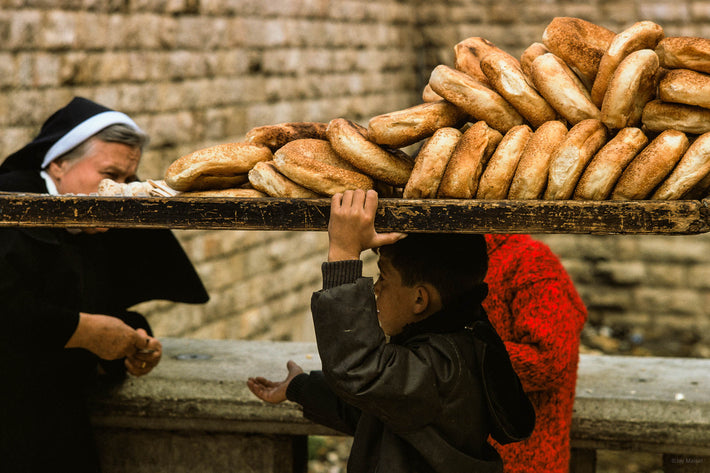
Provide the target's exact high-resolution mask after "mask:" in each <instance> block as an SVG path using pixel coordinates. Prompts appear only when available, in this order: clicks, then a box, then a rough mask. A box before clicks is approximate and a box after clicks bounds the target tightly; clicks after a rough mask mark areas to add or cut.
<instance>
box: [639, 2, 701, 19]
mask: <svg viewBox="0 0 710 473" xmlns="http://www.w3.org/2000/svg"><path fill="white" fill-rule="evenodd" d="M638 11H639V17H640V18H644V19H646V18H650V19H653V21H655V22H657V23H660V24H663V23H677V22H680V23H686V22H688V21H690V19H691V11H690V9H689V7H688V4H687V3H686V2H641V4H639V7H638Z"/></svg>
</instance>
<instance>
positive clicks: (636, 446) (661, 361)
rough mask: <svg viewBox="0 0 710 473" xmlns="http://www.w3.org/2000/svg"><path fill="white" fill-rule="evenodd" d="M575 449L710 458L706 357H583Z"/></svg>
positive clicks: (709, 362) (709, 365) (709, 386)
mask: <svg viewBox="0 0 710 473" xmlns="http://www.w3.org/2000/svg"><path fill="white" fill-rule="evenodd" d="M572 440H573V446H575V447H579V448H596V449H600V448H607V449H612V450H615V449H618V450H627V449H633V450H641V451H647V452H658V453H678V454H692V455H710V359H698V358H657V357H622V356H584V355H583V356H582V357H581V359H580V365H579V377H578V381H577V398H576V400H575V404H574V416H573V424H572Z"/></svg>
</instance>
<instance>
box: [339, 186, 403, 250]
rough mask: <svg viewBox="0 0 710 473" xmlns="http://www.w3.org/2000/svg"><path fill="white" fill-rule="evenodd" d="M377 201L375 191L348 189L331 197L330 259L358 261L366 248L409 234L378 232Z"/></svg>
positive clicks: (390, 242) (388, 243) (381, 244)
mask: <svg viewBox="0 0 710 473" xmlns="http://www.w3.org/2000/svg"><path fill="white" fill-rule="evenodd" d="M377 202H378V197H377V192H375V191H374V190H368V191H364V190H361V189H357V190H354V191H353V190H348V191H345V192H343V193H337V194H335V195H334V196H333V197H332V199H331V203H330V220H329V221H328V238H329V247H328V261H343V260H351V259H354V260H357V259H360V253H361V252H362V251H364V250H367V249H370V248H377V247H379V246H383V245H390V244H392V243H394V242H396V241H397V240H400V239H402V238H404V237H405V236H406V234H404V233H396V232H392V233H377V231H375V213H376V212H377Z"/></svg>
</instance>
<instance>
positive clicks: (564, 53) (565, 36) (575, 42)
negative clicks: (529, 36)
mask: <svg viewBox="0 0 710 473" xmlns="http://www.w3.org/2000/svg"><path fill="white" fill-rule="evenodd" d="M615 36H616V34H615V33H614V32H613V31H611V30H609V29H607V28H604V27H603V26H599V25H596V24H594V23H591V22H589V21H586V20H582V19H581V18H571V17H557V18H554V19H553V20H552V21H551V22H550V23H549V24H548V25H547V27H546V28H545V31H543V33H542V42H543V44H544V45H545V47H547V49H549V50H550V52H551V53H553V54H555V55H556V56H557V57H559V58H561V59H562V60H563V61H564V62H565V63H566V64H567V65H569V67H570V68H571V69H572V70H573V71H574V72H575V73H576V74H577V75H578V76H579V78H580V79H581V80H582V82H584V85H585V87H586V88H587V90H590V89H591V88H592V84H593V83H594V79H595V77H596V75H597V71H598V70H599V63H600V62H601V59H602V56H604V53H605V52H606V51H607V49H608V48H609V45H610V44H611V42H612V41H613V40H614V37H615Z"/></svg>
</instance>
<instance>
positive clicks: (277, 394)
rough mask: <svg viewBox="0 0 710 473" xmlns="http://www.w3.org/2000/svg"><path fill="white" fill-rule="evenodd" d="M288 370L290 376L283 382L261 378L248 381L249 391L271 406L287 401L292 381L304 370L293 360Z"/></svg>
mask: <svg viewBox="0 0 710 473" xmlns="http://www.w3.org/2000/svg"><path fill="white" fill-rule="evenodd" d="M286 368H287V369H288V376H286V379H284V380H283V381H269V380H268V379H266V378H262V377H261V376H259V377H256V378H249V379H247V387H248V388H249V391H251V392H252V393H254V395H255V396H256V397H258V398H259V399H261V400H262V401H266V402H270V403H271V404H278V403H279V402H283V401H285V400H286V389H288V385H289V384H290V383H291V380H292V379H293V378H295V377H296V376H298V375H299V374H301V373H303V369H301V367H300V366H298V365H297V364H296V362H294V361H291V360H289V361H288V362H287V363H286Z"/></svg>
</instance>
